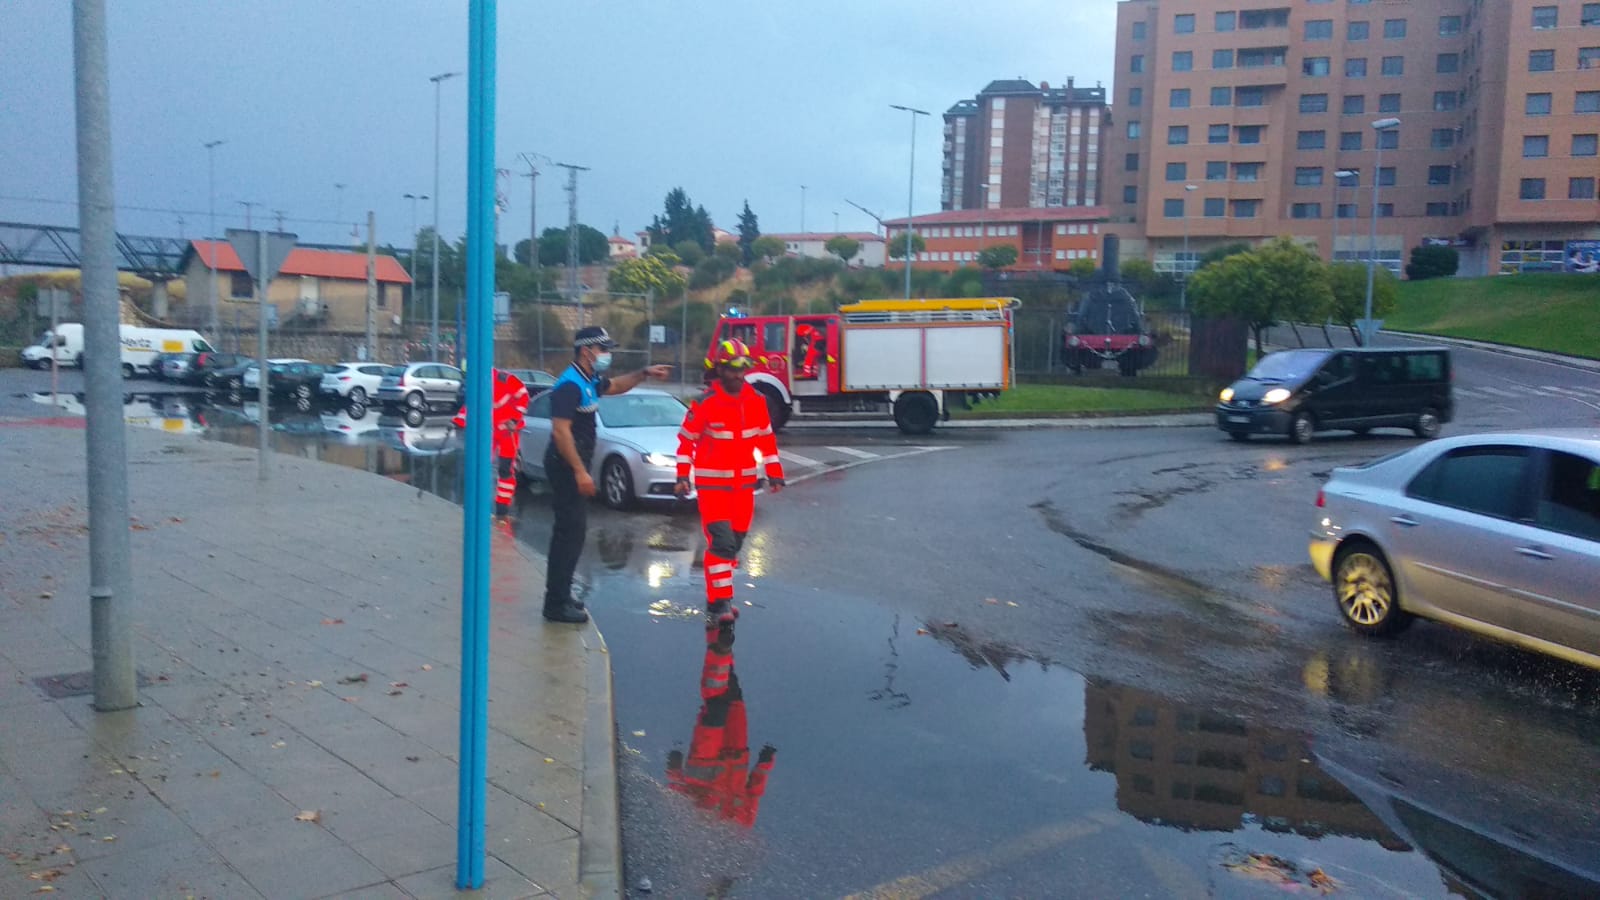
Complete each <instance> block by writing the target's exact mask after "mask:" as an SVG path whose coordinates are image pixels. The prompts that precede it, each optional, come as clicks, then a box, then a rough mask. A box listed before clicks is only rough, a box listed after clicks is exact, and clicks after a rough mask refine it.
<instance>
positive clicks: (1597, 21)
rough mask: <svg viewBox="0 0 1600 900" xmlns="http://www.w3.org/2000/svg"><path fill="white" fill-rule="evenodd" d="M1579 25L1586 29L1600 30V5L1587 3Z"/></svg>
mask: <svg viewBox="0 0 1600 900" xmlns="http://www.w3.org/2000/svg"><path fill="white" fill-rule="evenodd" d="M1579 24H1581V25H1582V26H1583V27H1584V28H1600V3H1585V4H1584V5H1583V18H1582V20H1581V21H1580V23H1579Z"/></svg>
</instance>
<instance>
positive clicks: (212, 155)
mask: <svg viewBox="0 0 1600 900" xmlns="http://www.w3.org/2000/svg"><path fill="white" fill-rule="evenodd" d="M223 143H224V142H223V141H220V140H217V141H206V142H205V148H206V189H207V191H209V193H210V197H211V200H210V207H209V213H208V215H209V216H210V219H211V222H210V224H209V225H208V226H207V228H208V232H209V233H208V234H207V235H206V238H207V244H208V245H209V246H210V247H211V254H210V255H211V259H210V261H209V264H208V268H209V270H210V273H211V274H210V276H209V277H208V278H207V279H206V281H207V282H208V283H207V285H206V292H207V293H208V294H209V295H210V297H209V300H210V306H211V310H210V312H211V339H212V340H213V341H221V340H222V338H221V337H220V336H219V335H218V334H217V332H218V331H219V330H221V327H222V323H221V321H219V316H220V313H219V311H218V309H217V164H216V160H217V154H216V149H217V147H219V146H221V145H222V144H223ZM217 346H219V347H220V346H222V345H221V344H220V343H219V344H218V345H217Z"/></svg>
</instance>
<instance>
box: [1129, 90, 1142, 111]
mask: <svg viewBox="0 0 1600 900" xmlns="http://www.w3.org/2000/svg"><path fill="white" fill-rule="evenodd" d="M1128 105H1129V106H1142V105H1144V88H1142V87H1136V88H1128Z"/></svg>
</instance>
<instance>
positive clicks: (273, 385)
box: [244, 360, 328, 402]
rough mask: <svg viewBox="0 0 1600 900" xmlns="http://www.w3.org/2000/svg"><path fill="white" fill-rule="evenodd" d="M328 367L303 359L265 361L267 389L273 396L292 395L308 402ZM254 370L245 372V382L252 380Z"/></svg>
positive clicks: (314, 393)
mask: <svg viewBox="0 0 1600 900" xmlns="http://www.w3.org/2000/svg"><path fill="white" fill-rule="evenodd" d="M327 370H328V367H327V366H322V365H318V364H317V363H313V362H306V361H305V360H293V361H279V360H268V361H267V390H268V391H269V392H270V393H271V394H272V396H274V397H292V398H294V399H296V400H301V401H307V402H309V401H310V400H311V398H312V397H313V396H315V395H316V393H317V387H318V386H319V385H321V384H322V376H323V374H324V373H325V372H327ZM254 371H255V370H253V369H252V370H251V371H250V372H246V373H245V376H244V380H245V382H246V383H247V384H248V383H249V382H250V381H251V380H252V376H253V373H254Z"/></svg>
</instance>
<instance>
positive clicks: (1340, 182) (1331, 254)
mask: <svg viewBox="0 0 1600 900" xmlns="http://www.w3.org/2000/svg"><path fill="white" fill-rule="evenodd" d="M1354 177H1356V173H1355V172H1352V171H1351V170H1349V169H1339V170H1338V171H1336V172H1334V173H1333V240H1332V246H1331V247H1329V248H1328V263H1329V265H1332V264H1333V263H1336V262H1338V261H1339V188H1341V187H1344V180H1345V179H1346V178H1354Z"/></svg>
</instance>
